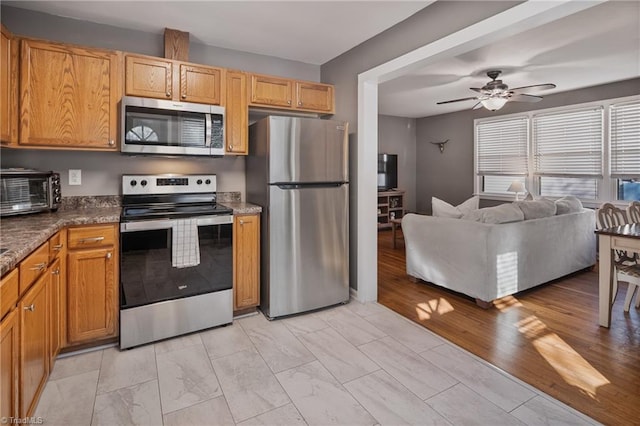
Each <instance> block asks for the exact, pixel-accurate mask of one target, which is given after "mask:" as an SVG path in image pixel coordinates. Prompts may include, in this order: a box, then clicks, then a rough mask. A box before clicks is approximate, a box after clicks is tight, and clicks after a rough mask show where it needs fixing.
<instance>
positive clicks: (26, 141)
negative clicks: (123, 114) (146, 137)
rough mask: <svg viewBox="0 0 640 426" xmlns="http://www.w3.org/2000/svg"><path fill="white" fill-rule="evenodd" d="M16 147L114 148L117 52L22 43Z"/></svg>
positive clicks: (119, 92)
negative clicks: (17, 142) (18, 140)
mask: <svg viewBox="0 0 640 426" xmlns="http://www.w3.org/2000/svg"><path fill="white" fill-rule="evenodd" d="M21 55H22V57H21V67H20V69H21V71H20V145H29V146H45V147H59V148H84V149H99V150H114V151H115V150H117V149H118V147H117V144H116V140H117V130H118V101H119V100H120V97H121V95H122V77H121V73H122V71H121V70H122V65H121V63H122V56H121V54H120V53H119V52H115V51H108V50H101V49H93V48H87V47H80V46H71V45H67V44H61V43H52V42H45V41H38V40H27V39H24V40H22V50H21Z"/></svg>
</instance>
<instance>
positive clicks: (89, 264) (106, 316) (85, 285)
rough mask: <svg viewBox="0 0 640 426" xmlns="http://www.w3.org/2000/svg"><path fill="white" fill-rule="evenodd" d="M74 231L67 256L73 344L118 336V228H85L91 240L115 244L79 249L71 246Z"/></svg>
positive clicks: (69, 328)
mask: <svg viewBox="0 0 640 426" xmlns="http://www.w3.org/2000/svg"><path fill="white" fill-rule="evenodd" d="M74 229H75V230H76V231H77V230H78V229H80V228H74ZM74 229H70V230H69V241H70V243H69V250H68V255H67V306H66V308H67V343H68V344H69V345H76V344H81V343H87V342H91V341H94V340H100V339H104V338H109V337H115V336H117V333H118V280H117V277H118V247H117V241H118V239H117V238H116V236H117V228H116V227H115V225H113V226H109V227H105V226H104V225H101V226H96V227H95V228H93V229H92V228H91V227H86V228H82V235H83V238H85V239H86V240H87V241H88V240H90V239H93V241H101V242H102V241H113V245H110V246H106V247H98V248H89V249H76V250H74V249H72V244H71V235H72V231H74ZM107 234H109V235H107Z"/></svg>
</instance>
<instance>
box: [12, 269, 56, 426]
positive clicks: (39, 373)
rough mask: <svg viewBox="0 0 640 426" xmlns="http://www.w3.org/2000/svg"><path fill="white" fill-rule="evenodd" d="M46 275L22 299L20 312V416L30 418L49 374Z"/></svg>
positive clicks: (47, 276)
mask: <svg viewBox="0 0 640 426" xmlns="http://www.w3.org/2000/svg"><path fill="white" fill-rule="evenodd" d="M49 281H50V278H49V274H45V275H43V276H42V277H41V278H40V279H39V280H38V282H36V283H35V284H34V285H33V287H31V289H30V290H29V291H28V292H27V294H25V295H24V297H23V298H22V302H20V304H19V306H18V310H19V312H20V387H19V389H20V415H21V416H30V415H31V414H32V413H33V410H34V408H35V406H36V404H37V402H38V397H39V396H40V392H41V391H42V388H43V387H44V385H45V383H46V381H47V376H48V374H49V369H48V366H49V311H48V309H47V305H48V304H49V303H48V302H49V300H48V299H49V297H48V294H47V291H48V289H49Z"/></svg>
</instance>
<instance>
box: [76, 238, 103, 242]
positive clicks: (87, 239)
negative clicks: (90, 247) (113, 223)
mask: <svg viewBox="0 0 640 426" xmlns="http://www.w3.org/2000/svg"><path fill="white" fill-rule="evenodd" d="M102 240H104V237H91V238H81V239H80V240H78V242H79V243H98V242H100V241H102Z"/></svg>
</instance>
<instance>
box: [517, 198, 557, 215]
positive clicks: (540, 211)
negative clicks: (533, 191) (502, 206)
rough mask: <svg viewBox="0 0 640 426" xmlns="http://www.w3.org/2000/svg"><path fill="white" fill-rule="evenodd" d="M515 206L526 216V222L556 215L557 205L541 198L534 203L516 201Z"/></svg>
mask: <svg viewBox="0 0 640 426" xmlns="http://www.w3.org/2000/svg"><path fill="white" fill-rule="evenodd" d="M513 204H515V205H516V206H517V207H518V208H520V210H522V213H523V214H524V220H531V219H540V218H543V217H549V216H554V215H555V214H556V203H554V202H553V201H552V200H549V199H548V198H539V199H537V200H533V201H515V202H514V203H513Z"/></svg>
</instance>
